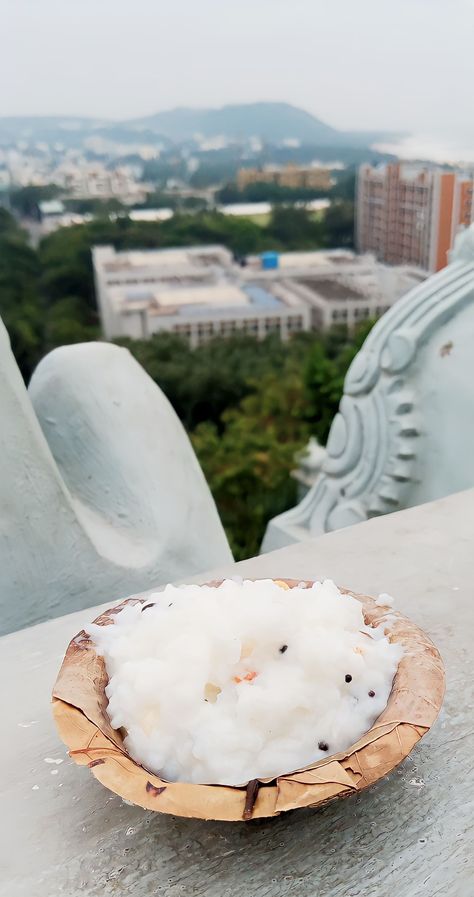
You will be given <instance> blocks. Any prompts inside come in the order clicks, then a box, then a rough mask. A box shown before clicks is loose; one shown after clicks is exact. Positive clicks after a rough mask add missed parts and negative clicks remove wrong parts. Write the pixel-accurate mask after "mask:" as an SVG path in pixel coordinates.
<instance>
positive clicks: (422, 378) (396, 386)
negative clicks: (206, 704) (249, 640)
mask: <svg viewBox="0 0 474 897" xmlns="http://www.w3.org/2000/svg"><path fill="white" fill-rule="evenodd" d="M473 384H474V226H471V227H470V228H469V229H468V230H466V231H464V232H463V233H461V234H460V235H459V236H458V238H457V240H456V244H455V248H454V250H453V251H452V253H451V258H450V264H449V265H448V266H447V267H446V268H444V269H443V270H442V271H440V272H439V273H438V274H435V275H433V276H432V277H430V278H428V279H427V280H426V281H424V283H422V284H420V286H417V287H415V288H414V289H413V290H411V291H410V292H409V293H408V294H407V295H406V296H404V297H403V299H401V300H400V301H399V302H397V304H396V305H394V306H393V307H392V308H391V309H390V311H389V312H387V314H385V315H384V316H383V317H382V318H381V319H380V320H379V321H378V322H377V324H376V325H375V327H374V328H373V330H372V331H371V333H370V334H369V336H368V338H367V339H366V341H365V343H364V345H363V347H362V349H361V350H360V352H359V353H358V355H357V356H356V358H355V359H354V361H353V363H352V365H351V367H350V369H349V371H348V373H347V376H346V380H345V384H344V395H343V398H342V401H341V404H340V408H339V413H338V414H337V415H336V417H335V419H334V421H333V424H332V427H331V431H330V435H329V440H328V444H327V456H326V459H325V461H324V463H323V467H322V471H321V473H320V475H319V477H318V479H317V481H316V482H315V484H314V486H313V487H312V488H311V490H310V491H309V492H308V494H307V495H306V496H305V498H304V499H303V501H302V502H301V503H300V504H299V505H297V506H296V507H295V508H293V509H292V510H290V511H287V512H286V513H284V514H280V515H279V516H278V517H275V518H274V519H273V520H271V521H270V523H269V525H268V528H267V531H266V534H265V538H264V541H263V545H262V551H270V550H272V549H274V548H278V547H281V546H282V545H286V544H289V543H292V542H295V541H299V540H302V539H306V538H309V537H310V536H316V535H320V534H322V533H325V532H328V531H331V530H335V529H339V528H340V527H344V526H349V525H351V524H354V523H358V522H359V521H362V520H367V519H368V518H369V517H374V516H377V515H379V514H386V513H388V512H390V511H394V510H399V509H401V508H406V507H411V506H413V505H417V504H421V503H423V502H426V501H431V500H433V499H436V498H441V497H443V496H445V495H448V494H450V493H452V492H457V491H458V490H461V489H466V488H468V487H469V486H472V485H474V451H473V446H474V385H473Z"/></svg>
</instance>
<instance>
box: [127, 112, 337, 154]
mask: <svg viewBox="0 0 474 897" xmlns="http://www.w3.org/2000/svg"><path fill="white" fill-rule="evenodd" d="M128 125H129V126H130V127H132V128H134V129H136V130H142V129H147V130H150V131H156V133H158V134H164V135H165V136H167V137H169V138H170V139H171V140H190V139H192V138H193V137H194V136H195V135H196V134H201V135H202V136H203V137H217V136H220V135H223V136H225V137H229V138H234V139H236V140H239V139H241V140H246V139H249V138H250V137H260V138H262V139H263V140H265V141H267V142H268V143H280V142H281V141H282V140H286V139H294V140H299V141H301V143H311V144H313V145H316V144H320V145H322V146H324V145H328V144H332V145H334V144H335V143H337V142H339V139H340V137H341V132H340V131H337V130H336V129H335V128H331V127H330V126H329V125H326V124H325V123H324V122H322V121H320V120H319V119H318V118H315V117H314V116H313V115H310V114H309V112H305V111H304V110H303V109H297V108H296V106H290V105H289V104H288V103H246V104H242V105H239V106H222V107H221V108H220V109H187V108H181V109H170V110H168V111H167V112H158V113H156V115H150V116H148V117H146V118H140V119H136V120H135V121H129V122H128Z"/></svg>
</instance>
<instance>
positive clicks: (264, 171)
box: [237, 164, 331, 190]
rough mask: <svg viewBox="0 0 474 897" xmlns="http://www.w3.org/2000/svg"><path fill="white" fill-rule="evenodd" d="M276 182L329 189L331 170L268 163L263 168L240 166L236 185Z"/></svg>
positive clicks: (288, 185) (240, 187) (307, 187)
mask: <svg viewBox="0 0 474 897" xmlns="http://www.w3.org/2000/svg"><path fill="white" fill-rule="evenodd" d="M257 183H258V184H261V183H265V184H277V185H278V186H279V187H293V188H297V187H303V188H306V189H312V190H329V188H330V186H331V172H330V170H329V169H328V168H324V167H316V166H313V165H311V166H308V167H306V168H303V167H301V166H299V165H292V164H289V165H284V166H277V165H268V166H265V167H264V168H240V169H239V171H238V172H237V187H238V188H239V190H244V189H245V188H246V187H248V186H249V185H250V184H257Z"/></svg>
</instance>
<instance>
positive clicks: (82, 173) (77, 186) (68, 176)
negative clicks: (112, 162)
mask: <svg viewBox="0 0 474 897" xmlns="http://www.w3.org/2000/svg"><path fill="white" fill-rule="evenodd" d="M51 178H52V180H51V183H54V184H57V185H58V186H59V187H62V188H63V189H64V190H65V191H66V193H67V194H68V196H69V197H71V198H72V199H118V200H120V202H123V203H125V204H128V205H133V204H134V203H141V202H144V200H145V199H146V196H147V193H148V192H149V191H150V189H151V188H150V187H148V186H147V185H146V184H143V183H141V182H140V181H137V179H136V176H135V172H134V170H133V168H132V167H130V166H126V165H121V166H117V167H113V168H109V167H107V166H106V165H104V164H103V163H102V162H83V163H82V164H77V163H72V162H69V163H64V164H63V165H60V166H58V168H57V169H56V170H55V171H54V172H53V173H52V175H51Z"/></svg>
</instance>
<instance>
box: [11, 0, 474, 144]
mask: <svg viewBox="0 0 474 897" xmlns="http://www.w3.org/2000/svg"><path fill="white" fill-rule="evenodd" d="M0 21H1V22H2V38H1V42H0V84H1V90H0V114H2V115H25V114H55V113H60V114H64V113H66V114H68V113H69V114H81V115H82V114H84V115H97V116H105V117H110V118H126V117H132V116H140V115H144V114H148V113H152V112H155V111H158V110H161V109H166V108H170V107H172V106H175V105H189V106H204V105H221V104H223V103H229V102H231V103H237V102H247V101H254V100H286V101H288V102H290V103H294V104H296V105H299V106H302V107H304V108H305V109H307V110H309V111H310V112H313V113H314V114H316V115H318V116H319V117H320V118H322V119H324V120H325V121H327V122H328V123H330V124H332V125H335V126H336V127H341V128H385V129H403V130H408V131H412V132H416V133H417V134H421V135H426V136H430V137H433V138H436V139H439V140H443V141H449V142H455V143H456V144H458V145H462V146H464V147H468V146H469V147H472V146H473V145H474V109H473V105H474V104H473V94H474V0H166V2H164V0H0Z"/></svg>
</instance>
